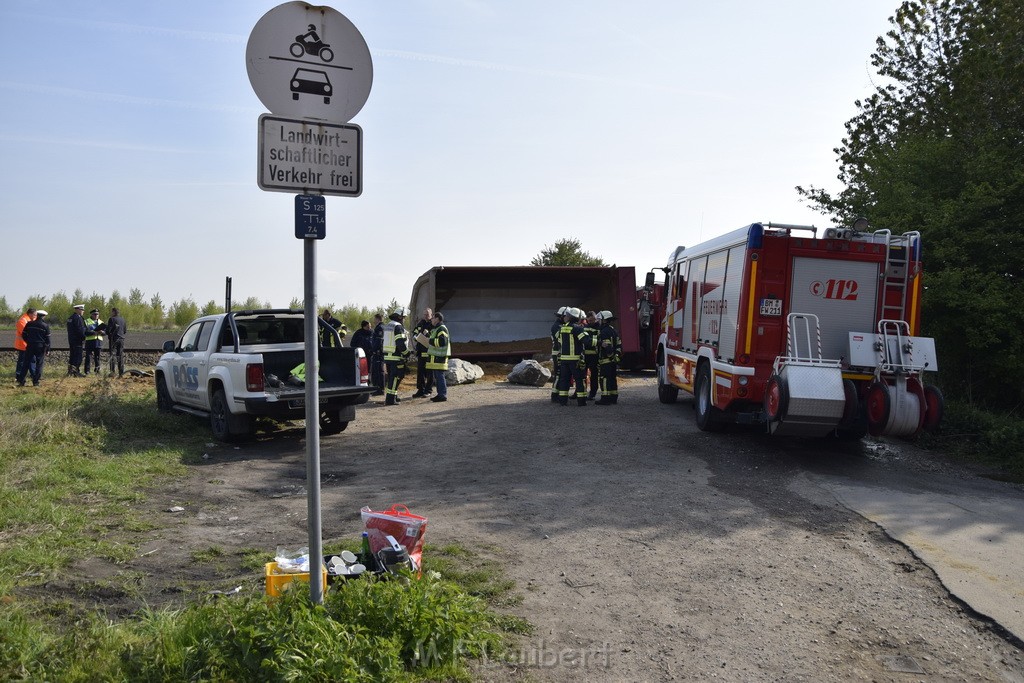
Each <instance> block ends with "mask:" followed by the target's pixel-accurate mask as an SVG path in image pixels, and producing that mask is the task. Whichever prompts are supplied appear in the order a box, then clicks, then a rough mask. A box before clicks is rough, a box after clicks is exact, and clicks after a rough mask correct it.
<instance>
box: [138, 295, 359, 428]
mask: <svg viewBox="0 0 1024 683" xmlns="http://www.w3.org/2000/svg"><path fill="white" fill-rule="evenodd" d="M317 324H318V325H320V329H321V330H322V331H324V332H326V333H328V334H333V335H334V337H335V339H336V340H337V344H336V345H335V346H333V347H323V348H320V349H319V357H320V372H319V375H320V378H321V382H320V387H319V391H320V431H321V433H322V434H337V433H338V432H341V431H342V430H344V429H345V427H347V426H348V423H349V422H351V421H352V420H354V419H355V416H356V410H355V407H356V406H357V405H359V404H361V403H366V402H367V401H368V400H369V398H370V393H371V392H372V391H373V388H372V387H370V386H369V384H368V382H367V379H368V369H367V359H366V357H365V355H364V353H363V350H362V349H358V348H351V347H347V346H341V340H340V338H338V336H337V332H335V331H334V330H333V329H332V328H330V327H326V328H325V327H324V323H323V321H321V320H319V319H318V320H317ZM304 337H305V329H304V320H303V313H302V311H292V310H287V309H284V310H259V311H233V312H231V313H219V314H216V315H207V316H203V317H201V318H199V319H197V320H195V321H194V322H192V323H191V324H190V325H189V326H188V328H186V330H185V332H184V334H182V335H181V338H180V339H179V340H178V341H177V342H174V341H168V342H165V343H164V347H163V350H164V354H163V355H162V356H161V357H160V360H159V361H158V362H157V365H156V401H157V407H158V408H159V409H160V410H162V411H170V410H179V411H183V412H186V413H192V414H195V415H200V416H203V417H206V416H209V419H210V426H211V428H212V429H213V435H214V436H215V437H216V438H217V439H219V440H221V441H233V440H236V439H239V438H244V437H247V436H251V435H252V433H253V431H254V419H253V418H254V417H256V416H265V417H269V418H272V419H276V420H295V419H299V420H301V419H304V418H305V417H306V407H305V396H306V389H305V387H304V386H302V385H297V384H292V383H289V382H288V381H287V380H288V376H289V373H290V371H291V370H292V369H294V368H295V367H296V366H298V365H299V364H300V363H302V362H303V361H304V360H305V343H304ZM306 375H307V379H310V378H312V376H313V373H308V372H307V373H306Z"/></svg>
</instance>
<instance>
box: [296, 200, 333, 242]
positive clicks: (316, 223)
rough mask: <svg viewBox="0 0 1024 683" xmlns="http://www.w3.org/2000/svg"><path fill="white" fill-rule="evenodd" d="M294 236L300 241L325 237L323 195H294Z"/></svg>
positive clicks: (325, 208) (325, 216)
mask: <svg viewBox="0 0 1024 683" xmlns="http://www.w3.org/2000/svg"><path fill="white" fill-rule="evenodd" d="M295 236H296V237H298V238H299V239H300V240H306V239H309V240H322V239H323V238H324V237H326V236H327V200H326V199H324V197H323V195H319V194H297V195H295Z"/></svg>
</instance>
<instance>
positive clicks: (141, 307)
mask: <svg viewBox="0 0 1024 683" xmlns="http://www.w3.org/2000/svg"><path fill="white" fill-rule="evenodd" d="M75 304H84V305H85V310H86V313H87V314H88V312H89V311H91V310H92V309H94V308H95V309H97V310H99V311H100V317H101V318H102V319H104V320H106V318H107V316H108V315H109V314H110V309H111V308H117V309H118V310H119V311H120V312H121V315H122V316H123V317H124V318H125V320H127V321H128V325H129V329H136V330H137V329H165V330H170V329H174V330H178V329H182V328H184V327H185V326H186V325H188V324H189V323H190V322H192V321H193V320H195V319H196V318H198V317H199V316H201V315H211V314H214V313H223V312H224V302H223V301H221V302H217V301H215V300H213V299H211V300H209V301H207V302H206V303H205V304H203V305H202V306H200V305H199V304H198V303H196V302H195V300H193V299H192V298H191V297H186V298H184V299H179V300H178V301H175V302H172V303H170V304H164V302H163V299H162V298H161V297H160V295H159V294H154V295H152V296H150V297H149V298H146V295H145V294H144V293H143V292H142V290H141V289H138V288H133V289H132V290H131V291H129V292H128V296H127V297H125V296H123V295H122V294H121V293H120V292H118V291H117V290H115V291H114V292H113V293H112V294H111V295H110V296H109V297H105V296H103V295H102V294H98V293H96V292H93V293H91V294H85V293H83V291H82V290H81V289H76V290H75V291H74V293H73V294H72V295H71V296H70V297H69V296H68V295H67V293H66V292H64V291H60V292H56V293H55V294H52V295H51V296H48V297H47V296H43V295H41V294H33V295H32V296H30V297H29V298H28V299H27V300H26V301H25V303H24V305H22V306H21V308H13V307H12V306H11V305H10V304H9V303H8V301H7V297H5V296H0V324H3V325H13V324H14V322H15V321H16V320H17V319H18V317H19V316H20V315H21V314H22V312H24V311H25V310H27V309H29V308H35V309H43V310H45V311H46V312H47V313H48V314H49V318H50V320H51V321H60V322H63V321H64V320H67V318H69V317H70V316H71V312H72V307H73V306H74V305H75ZM398 306H399V304H398V303H397V302H396V301H395V300H394V299H392V300H391V301H390V302H389V303H388V304H386V305H384V306H378V307H366V306H355V305H353V304H346V305H344V306H341V307H335V305H334V304H332V303H327V304H321V305H320V310H321V311H322V310H324V309H329V310H330V311H331V312H332V313H333V314H334V317H335V318H337V319H338V320H340V321H341V322H343V323H345V324H346V325H347V326H348V329H349V331H350V332H353V331H355V330H357V329H359V323H360V322H361V321H363V320H369V321H371V322H372V320H373V315H374V314H375V313H382V314H384V316H385V317H386V316H387V314H388V313H389V312H390V311H393V310H395V309H396V308H397V307H398ZM302 307H303V302H302V299H298V298H293V299H292V300H291V301H290V302H289V303H288V306H287V308H291V309H302ZM261 308H273V306H272V305H271V303H270V302H269V301H266V300H261V299H259V298H258V297H254V296H250V297H248V298H247V299H245V300H244V301H232V302H231V309H232V310H235V311H242V310H248V309H261Z"/></svg>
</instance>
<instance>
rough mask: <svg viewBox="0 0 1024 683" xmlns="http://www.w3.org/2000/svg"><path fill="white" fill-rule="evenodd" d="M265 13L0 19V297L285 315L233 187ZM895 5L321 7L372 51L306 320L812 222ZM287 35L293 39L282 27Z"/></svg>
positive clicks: (241, 173) (24, 5)
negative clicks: (810, 201) (573, 256)
mask: <svg viewBox="0 0 1024 683" xmlns="http://www.w3.org/2000/svg"><path fill="white" fill-rule="evenodd" d="M278 4H280V3H278V2H275V1H274V0H271V1H269V2H263V1H261V0H217V1H210V0H204V1H202V2H200V1H198V0H174V2H155V1H154V2H123V1H121V0H95V1H94V2H88V3H83V2H80V1H79V0H46V1H45V2H43V1H42V0H0V234H2V245H3V247H2V261H0V263H2V265H0V296H4V297H6V299H7V301H8V303H9V304H10V305H11V306H12V307H14V308H18V307H20V306H21V305H22V304H23V303H24V302H25V301H26V300H27V299H28V297H29V296H31V295H33V294H40V295H43V296H45V297H49V296H51V295H53V294H54V293H56V292H60V291H64V292H65V293H67V294H68V295H69V296H70V295H71V294H72V293H73V292H74V291H75V290H76V289H81V290H82V291H83V292H84V293H86V294H89V293H92V292H98V293H100V294H102V295H103V296H106V297H109V296H110V295H111V294H112V293H113V292H114V291H118V292H119V293H120V294H121V295H123V296H127V294H128V292H129V291H130V290H131V289H133V288H136V289H139V290H141V291H142V292H143V294H144V296H145V297H146V299H147V300H148V299H149V298H150V297H152V296H153V295H154V294H159V296H160V298H161V299H162V300H163V302H164V303H165V304H169V303H171V302H174V301H179V300H181V299H184V298H191V299H193V300H194V301H196V302H197V303H198V304H199V305H200V306H202V305H203V304H205V303H206V302H207V301H210V300H215V301H218V302H220V301H223V299H224V281H225V277H231V278H232V292H233V296H234V298H235V299H236V300H243V299H246V298H248V297H250V296H255V297H257V298H258V299H259V300H261V301H264V302H269V303H270V304H272V305H274V306H287V305H288V304H289V302H290V301H292V299H293V298H298V299H301V298H302V295H303V263H304V259H303V244H302V240H300V239H297V238H296V237H295V215H294V199H293V195H292V194H288V193H284V192H268V191H264V190H261V189H260V188H259V187H258V185H257V148H258V140H257V137H258V136H257V122H258V119H259V116H260V115H261V114H264V113H267V111H266V109H265V107H264V106H263V104H262V103H261V102H260V100H259V98H257V96H256V94H255V93H254V91H253V88H252V86H251V84H250V83H249V78H248V75H247V71H246V62H245V56H246V44H247V41H248V39H249V35H250V33H251V32H252V31H253V28H254V27H255V26H256V24H257V22H258V21H259V20H260V18H261V17H262V16H263V15H264V14H265V13H267V12H268V11H270V10H271V9H273V8H274V7H275V6H276V5H278ZM898 4H899V3H898V0H863V1H862V2H858V3H845V2H843V3H841V2H836V1H835V0H778V1H777V2H774V3H764V2H753V1H752V0H720V1H718V2H706V1H701V2H695V1H693V0H637V1H636V2H631V3H622V2H609V1H605V0H566V1H562V2H560V1H558V0H516V1H515V2H512V1H510V0H503V1H500V2H499V1H498V0H394V1H392V2H379V1H377V0H358V1H357V0H352V1H347V2H341V1H340V0H339V1H337V2H335V3H334V4H331V5H329V6H330V7H332V8H333V9H335V10H337V11H338V12H341V13H342V14H343V15H344V16H345V17H347V18H348V19H349V20H350V21H351V22H352V23H353V24H354V25H355V27H356V28H357V29H358V30H359V32H360V33H361V34H362V36H363V38H364V39H365V41H366V43H367V46H368V47H369V50H370V55H371V59H372V66H373V81H372V88H371V91H370V93H369V96H368V98H367V100H366V103H365V105H364V106H363V107H362V109H361V110H360V111H359V112H358V113H357V114H356V115H355V116H354V117H353V118H352V121H351V122H352V123H354V124H358V125H359V126H360V127H361V128H362V130H363V170H362V184H363V191H362V194H361V195H360V196H358V197H333V196H331V197H328V198H327V205H326V215H327V222H326V238H325V239H323V240H321V241H318V243H317V247H316V255H317V269H316V278H317V279H316V282H317V295H318V303H319V304H320V305H326V304H333V305H335V306H343V305H346V304H353V305H356V306H368V307H374V306H380V305H386V304H387V303H388V302H389V301H390V300H392V299H395V300H397V301H398V302H400V303H406V302H408V300H409V297H410V294H411V290H412V286H413V283H414V282H415V280H416V278H417V277H419V276H420V275H421V274H423V273H424V272H426V271H427V270H429V269H430V268H432V267H434V266H468V265H473V266H507V265H527V264H529V262H530V260H531V259H532V258H534V257H535V256H537V255H538V254H539V253H540V252H541V250H542V249H544V248H545V247H546V246H553V245H554V243H555V242H556V241H558V240H561V239H566V238H575V239H578V240H579V241H580V242H581V243H582V246H583V249H584V250H585V251H587V252H589V253H590V254H591V255H594V256H598V257H601V258H602V259H604V260H605V261H606V262H608V263H615V264H617V265H620V266H624V265H632V266H635V267H636V269H637V273H638V278H639V279H641V280H642V278H643V273H644V272H646V271H647V270H650V269H651V268H658V267H661V266H663V265H664V264H665V262H666V260H667V258H668V256H669V254H670V253H671V252H672V251H673V250H674V249H675V247H676V246H678V245H686V246H692V245H694V244H696V243H698V242H700V241H701V240H704V239H710V238H712V237H715V236H717V235H719V234H722V233H724V232H728V231H730V230H733V229H736V228H739V227H742V226H744V225H748V224H749V223H752V222H755V221H774V222H781V223H795V224H801V225H811V224H813V225H817V226H819V227H821V226H827V225H829V221H828V219H827V218H825V217H824V216H821V215H819V214H817V213H815V212H814V211H813V210H812V209H811V208H810V207H809V206H808V205H807V204H806V203H805V202H803V201H802V200H801V198H800V196H799V195H798V194H797V192H796V190H795V189H794V188H795V186H797V185H802V186H805V187H806V186H809V185H814V186H819V187H825V188H827V189H831V190H836V189H839V185H838V181H837V180H836V174H837V171H838V165H837V161H836V155H835V153H834V151H833V150H834V148H835V147H837V146H839V144H840V143H841V140H842V137H843V133H844V128H843V124H844V123H845V122H846V121H847V120H848V119H850V118H851V117H852V116H853V115H854V114H855V113H856V108H855V104H854V103H855V101H856V100H857V99H860V98H863V97H865V96H866V95H868V94H869V93H870V92H871V91H872V89H873V87H874V84H876V83H878V82H879V78H878V77H877V75H876V74H875V73H874V72H873V70H872V68H871V65H870V55H871V52H872V51H873V49H874V45H875V39H876V38H877V37H878V36H880V35H883V34H884V33H885V32H886V31H887V30H888V28H889V24H888V18H889V17H890V16H891V15H892V13H893V11H894V10H895V9H896V7H897V6H898ZM300 28H302V27H300Z"/></svg>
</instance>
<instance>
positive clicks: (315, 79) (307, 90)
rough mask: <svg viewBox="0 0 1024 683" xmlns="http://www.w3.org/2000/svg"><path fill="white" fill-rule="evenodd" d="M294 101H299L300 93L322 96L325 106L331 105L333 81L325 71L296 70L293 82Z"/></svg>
mask: <svg viewBox="0 0 1024 683" xmlns="http://www.w3.org/2000/svg"><path fill="white" fill-rule="evenodd" d="M291 91H292V99H293V100H297V99H299V93H303V94H306V95H322V96H323V98H324V104H330V103H331V79H329V78H328V77H327V72H325V71H314V70H313V69H296V70H295V75H294V76H292V82H291Z"/></svg>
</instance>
